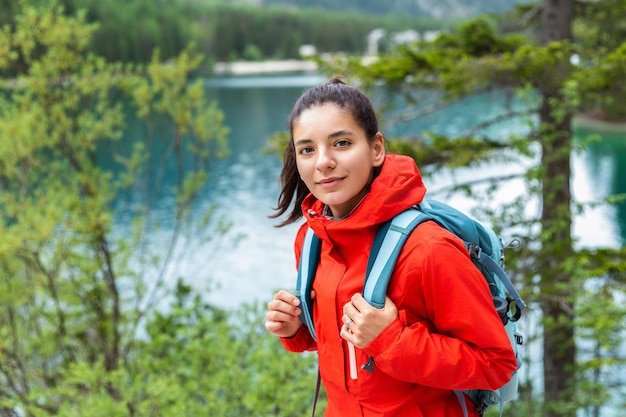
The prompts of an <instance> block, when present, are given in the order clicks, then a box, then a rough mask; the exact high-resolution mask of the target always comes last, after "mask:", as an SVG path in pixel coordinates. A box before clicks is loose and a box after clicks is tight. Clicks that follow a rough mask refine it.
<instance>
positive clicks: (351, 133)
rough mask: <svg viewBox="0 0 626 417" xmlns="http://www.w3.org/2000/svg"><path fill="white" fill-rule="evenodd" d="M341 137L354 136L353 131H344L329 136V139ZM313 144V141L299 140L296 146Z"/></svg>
mask: <svg viewBox="0 0 626 417" xmlns="http://www.w3.org/2000/svg"><path fill="white" fill-rule="evenodd" d="M341 136H354V133H353V132H352V131H351V130H347V129H342V130H338V131H336V132H333V133H331V134H330V135H328V139H335V138H338V137H341ZM311 142H313V139H299V140H297V141H296V142H295V143H294V145H295V146H298V145H306V144H308V143H311Z"/></svg>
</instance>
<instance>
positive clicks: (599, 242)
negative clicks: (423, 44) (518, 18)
mask: <svg viewBox="0 0 626 417" xmlns="http://www.w3.org/2000/svg"><path fill="white" fill-rule="evenodd" d="M323 80H324V79H323V78H322V77H321V76H319V75H282V76H258V77H253V76H250V77H224V78H212V79H208V80H206V82H205V84H206V88H207V93H208V95H209V96H210V97H211V98H213V99H215V100H217V101H218V102H219V105H220V107H221V109H222V110H223V111H224V113H225V124H226V125H227V126H228V127H229V128H230V130H231V132H230V135H229V148H230V155H229V156H228V157H227V158H224V159H221V160H214V161H212V162H211V165H210V168H209V170H210V179H209V183H208V185H207V187H206V188H205V190H204V191H203V193H202V194H201V195H200V199H199V201H198V204H197V205H196V209H195V210H196V211H197V213H198V214H202V213H203V212H204V211H206V210H209V207H210V206H211V205H212V204H216V205H217V207H218V212H219V213H221V214H223V215H224V216H226V218H228V219H229V220H230V221H232V222H233V227H232V230H231V233H230V234H229V236H230V237H233V236H243V237H242V238H241V239H240V240H238V243H237V244H234V243H229V242H228V237H227V239H226V240H220V241H219V242H218V241H213V242H207V243H202V244H193V245H188V246H185V249H184V250H181V251H180V252H179V253H178V256H177V257H176V259H175V261H174V263H173V265H172V268H171V270H170V274H171V275H172V277H174V276H183V277H186V279H187V281H188V282H189V283H190V284H192V285H193V286H194V287H196V288H197V289H199V290H200V291H202V292H203V293H204V294H206V297H207V299H208V301H210V302H211V303H213V304H215V305H218V306H220V307H225V308H234V307H237V306H239V305H240V304H242V303H253V302H257V301H262V302H266V301H269V299H271V297H272V294H273V293H274V291H275V290H276V289H279V288H287V289H290V288H293V286H294V283H295V265H294V257H293V238H294V235H295V232H296V229H297V227H296V226H288V227H284V228H280V229H278V228H276V227H274V225H275V224H276V223H277V222H276V221H275V220H272V219H269V218H268V217H267V216H268V215H270V214H271V213H272V207H274V206H275V204H276V201H277V197H278V193H279V191H280V189H279V179H278V177H279V174H280V170H281V160H280V158H279V156H277V155H274V154H267V153H263V152H262V150H263V149H264V148H265V147H266V146H267V139H268V137H270V136H271V135H272V134H273V133H275V132H277V131H285V130H287V125H286V122H287V117H288V115H289V112H290V110H291V108H292V106H293V104H294V102H295V100H296V99H297V97H298V96H299V95H300V94H301V93H302V91H303V90H304V89H305V88H307V87H309V86H312V85H315V84H318V83H320V82H322V81H323ZM497 104H498V103H497V101H496V100H495V99H493V97H491V98H489V97H482V98H481V99H480V100H475V102H471V103H465V104H462V105H458V106H454V107H453V108H451V109H449V110H447V113H445V114H443V115H440V116H431V117H430V119H426V120H424V121H422V123H423V124H422V125H421V126H418V127H415V128H416V129H419V128H421V129H425V128H428V129H431V130H434V131H437V130H440V131H442V132H443V133H450V131H451V130H454V129H461V128H463V127H464V125H467V123H469V122H470V121H471V120H472V119H474V118H475V117H476V115H477V114H484V113H485V112H488V111H492V110H493V109H494V108H497ZM593 131H596V132H600V133H601V136H602V140H601V141H598V142H597V143H594V144H593V145H591V146H590V147H589V149H588V150H587V151H585V152H584V153H581V154H578V155H575V156H573V158H572V165H573V173H574V177H573V187H572V189H573V192H574V194H575V196H576V197H577V198H578V199H580V200H582V201H589V200H593V199H598V198H602V197H605V196H607V195H609V194H615V193H626V137H625V136H626V134H625V133H624V132H623V131H619V130H615V131H611V130H606V131H599V130H598V129H589V128H583V127H581V128H578V129H577V133H578V134H580V135H582V134H588V133H590V132H593ZM131 134H132V133H131ZM503 168H504V167H501V166H500V167H499V166H495V167H491V168H490V169H492V170H493V169H495V170H501V169H503ZM449 180H450V178H449V176H448V177H446V176H445V175H438V176H434V177H429V178H427V179H426V180H425V182H426V185H427V187H428V188H429V189H430V190H437V189H439V188H441V187H442V186H443V185H445V184H446V183H447V182H448V181H449ZM171 207H172V202H171V201H170V202H168V201H161V202H159V207H157V209H159V208H160V209H161V210H164V211H167V210H168V209H170V208H171ZM120 227H121V228H124V225H120ZM166 228H167V225H166ZM574 234H575V236H576V237H577V238H578V239H579V243H578V244H579V245H583V246H611V247H615V246H619V245H623V244H624V242H626V205H621V206H619V207H617V208H616V207H610V206H604V207H601V208H598V209H594V210H591V211H589V212H587V213H585V214H584V215H581V216H578V217H577V218H576V219H575V224H574Z"/></svg>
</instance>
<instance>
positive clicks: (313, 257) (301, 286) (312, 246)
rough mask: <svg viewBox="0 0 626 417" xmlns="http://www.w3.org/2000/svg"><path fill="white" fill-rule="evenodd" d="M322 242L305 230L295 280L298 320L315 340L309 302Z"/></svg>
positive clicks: (309, 230) (311, 308) (311, 303)
mask: <svg viewBox="0 0 626 417" xmlns="http://www.w3.org/2000/svg"><path fill="white" fill-rule="evenodd" d="M321 247H322V241H321V239H320V238H318V237H317V236H316V235H315V233H313V230H312V229H310V228H309V229H307V231H306V235H305V236H304V242H303V243H302V250H301V252H300V264H299V266H298V278H297V280H296V297H298V298H299V299H300V311H301V313H300V320H301V321H302V323H304V324H306V326H307V327H308V329H309V332H310V333H311V336H313V339H314V340H317V338H316V334H315V327H314V326H313V301H312V300H311V290H312V289H313V280H314V279H315V271H317V264H318V263H319V261H320V251H321Z"/></svg>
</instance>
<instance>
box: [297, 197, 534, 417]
mask: <svg viewBox="0 0 626 417" xmlns="http://www.w3.org/2000/svg"><path fill="white" fill-rule="evenodd" d="M425 221H434V222H436V223H437V224H439V225H440V226H442V227H444V228H446V229H448V230H449V231H450V232H452V233H453V234H455V235H456V236H458V237H459V238H460V239H461V240H462V241H463V242H464V243H465V246H466V248H467V250H468V252H469V254H470V257H471V259H472V261H473V263H474V265H476V267H477V268H478V269H479V270H480V272H482V274H483V276H484V277H485V279H486V280H487V283H488V284H489V288H490V290H491V295H492V298H493V302H494V305H495V308H496V310H497V311H498V314H499V315H500V318H501V319H502V324H503V326H504V328H505V330H506V332H507V334H508V336H509V340H510V342H511V346H512V347H513V350H514V351H515V355H516V356H517V363H518V367H517V370H518V371H519V369H520V367H521V366H522V361H521V359H520V356H519V354H518V349H517V347H518V345H521V344H522V343H523V338H522V336H521V335H519V334H518V333H517V331H516V326H515V322H516V321H517V320H518V319H519V318H520V316H521V314H522V310H523V309H525V308H526V304H525V303H524V300H523V299H522V297H521V296H520V295H519V293H518V291H517V290H516V289H515V287H514V286H513V284H512V282H511V280H510V279H509V277H508V276H507V274H506V273H505V272H504V269H503V265H504V248H503V246H502V242H501V240H500V239H499V238H498V237H497V236H496V234H495V233H494V232H493V230H491V229H489V228H486V227H485V226H484V225H482V224H481V223H480V222H478V221H476V220H474V219H472V218H470V217H468V216H467V215H465V214H463V213H461V212H460V211H458V210H456V209H454V208H452V207H450V206H449V205H446V204H444V203H441V202H439V201H436V200H430V199H425V200H424V201H422V203H420V204H419V205H417V206H413V207H412V208H410V209H408V210H406V211H404V212H402V213H400V214H398V215H396V216H395V217H394V218H393V219H391V220H389V221H388V222H386V223H384V224H383V225H381V227H380V229H379V230H378V232H377V234H376V237H375V238H374V243H373V244H372V249H371V251H370V255H369V260H368V264H367V273H366V276H365V283H364V286H363V297H364V298H365V299H366V300H367V301H368V302H369V303H370V304H371V305H372V306H374V307H376V308H382V307H383V305H384V304H385V296H386V293H387V284H388V282H389V279H390V277H391V274H392V272H393V269H394V265H395V263H396V260H397V259H398V255H399V254H400V251H401V250H402V246H403V244H404V242H405V241H406V239H407V237H408V236H409V234H411V232H412V231H413V229H415V228H416V227H417V226H418V225H419V224H421V223H422V222H425ZM320 250H321V240H320V239H319V238H318V237H317V236H315V234H314V233H313V231H312V230H311V229H308V230H307V233H306V236H305V239H304V244H303V245H302V252H301V257H300V267H299V268H298V279H297V282H296V295H297V296H298V298H299V299H300V302H301V305H300V306H301V311H302V314H301V316H300V319H301V320H302V322H303V323H305V324H306V326H307V327H308V329H309V332H310V333H311V335H312V336H313V338H314V339H315V338H316V335H315V329H314V326H313V302H312V300H311V298H310V294H311V289H312V287H313V280H314V279H315V271H316V270H317V264H318V263H319V257H320ZM507 293H508V295H507ZM373 365H374V362H373V359H372V358H370V360H369V362H368V364H365V365H363V366H362V368H363V369H366V370H368V371H370V372H373V371H374V369H373ZM517 388H518V373H517V371H516V372H515V373H514V374H513V376H512V378H511V380H510V381H509V382H507V383H506V384H505V385H504V386H503V387H501V388H500V389H498V390H495V391H492V390H481V389H475V390H467V391H455V394H456V395H457V397H458V398H459V401H460V402H461V407H463V413H464V415H465V416H466V417H467V415H468V412H467V408H466V404H465V401H464V400H463V394H465V395H467V396H469V397H470V398H471V399H472V401H473V402H474V403H475V404H476V410H477V411H478V412H479V414H481V415H482V414H483V413H484V412H485V410H486V409H487V407H489V406H491V405H497V404H499V405H500V415H502V407H503V405H504V403H505V402H507V401H510V400H512V399H514V398H515V397H516V395H517ZM319 391H320V378H319V373H318V381H317V388H316V390H315V397H314V400H313V414H312V415H314V413H315V406H316V403H317V398H318V396H319Z"/></svg>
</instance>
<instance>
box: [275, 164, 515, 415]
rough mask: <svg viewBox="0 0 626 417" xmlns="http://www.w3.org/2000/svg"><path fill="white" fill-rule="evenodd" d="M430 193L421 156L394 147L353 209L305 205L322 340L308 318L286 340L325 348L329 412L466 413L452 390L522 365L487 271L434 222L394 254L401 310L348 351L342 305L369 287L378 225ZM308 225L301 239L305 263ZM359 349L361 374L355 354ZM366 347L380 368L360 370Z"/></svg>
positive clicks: (487, 383) (293, 347) (488, 383)
mask: <svg viewBox="0 0 626 417" xmlns="http://www.w3.org/2000/svg"><path fill="white" fill-rule="evenodd" d="M425 193H426V188H425V187H424V184H423V183H422V179H421V176H420V174H419V171H418V169H417V166H416V165H415V163H414V161H413V160H412V159H410V158H408V157H405V156H400V155H387V156H386V158H385V162H384V164H383V167H382V170H381V172H380V174H379V176H378V177H377V178H376V179H375V181H374V183H373V184H372V187H371V190H370V192H369V193H368V194H367V195H366V197H365V198H364V199H363V200H362V201H361V203H360V204H359V205H358V206H357V207H356V208H355V209H354V210H353V212H352V213H351V214H350V216H349V217H347V218H345V219H343V220H339V221H337V220H330V219H327V218H326V217H325V216H323V215H322V214H320V213H322V212H323V204H322V203H321V202H320V201H318V200H317V199H315V197H314V196H313V195H309V196H308V197H307V198H306V199H305V201H304V203H303V205H302V208H303V213H304V215H305V218H306V222H307V224H308V226H309V227H311V228H312V229H313V230H314V231H315V233H316V234H317V236H318V237H320V238H321V239H322V254H321V260H320V263H319V266H318V269H317V274H316V277H315V281H314V283H313V289H314V290H315V292H316V300H315V302H314V307H313V317H314V322H315V331H316V333H317V340H318V341H317V343H316V342H315V341H314V340H313V339H312V338H311V336H310V334H309V332H308V330H307V328H306V326H302V327H301V328H300V329H299V330H298V332H297V333H296V334H295V335H294V336H293V337H291V338H282V339H281V341H282V343H283V345H284V346H285V348H286V349H287V350H290V351H294V352H302V351H305V350H317V351H318V355H319V366H320V372H321V375H322V382H323V384H324V387H325V389H326V393H327V395H328V406H327V408H326V413H325V416H327V417H334V416H341V417H356V416H367V417H369V416H381V417H382V416H394V417H404V416H411V417H421V416H426V417H444V416H445V417H454V416H463V411H462V408H461V405H460V403H459V400H458V398H457V397H456V395H455V394H454V392H453V391H452V390H462V389H476V388H481V389H498V388H500V387H501V386H502V385H503V384H505V383H506V382H507V381H508V380H509V379H510V377H511V375H512V373H513V372H514V371H515V369H516V368H517V360H516V358H515V354H514V352H513V349H512V348H511V345H510V342H509V339H508V337H507V335H506V333H505V331H504V328H503V326H502V322H501V321H500V318H499V316H498V314H497V312H496V310H495V308H494V306H493V301H492V299H491V295H490V292H489V289H488V287H487V284H486V282H485V279H484V278H483V276H482V275H481V273H480V272H479V271H478V270H477V269H476V267H474V265H473V264H472V263H471V261H470V259H469V256H468V254H467V251H466V249H465V247H464V246H463V243H462V242H461V241H460V240H459V239H458V238H456V237H455V236H454V235H453V234H451V233H450V232H448V231H447V230H445V229H444V228H442V227H440V226H438V225H436V224H434V223H433V222H426V223H423V224H421V225H420V226H418V228H417V229H416V230H415V231H414V232H413V233H412V234H411V235H410V236H409V238H408V239H407V242H406V244H405V246H404V248H403V250H402V252H401V254H400V257H399V258H398V261H397V263H396V267H395V270H394V272H393V275H392V277H391V281H390V283H389V289H388V295H389V297H390V298H391V299H392V300H393V302H394V303H395V304H396V305H397V307H398V311H399V317H398V319H397V320H396V321H395V322H393V323H392V324H390V325H389V326H388V327H387V328H386V329H385V330H384V331H383V332H382V333H381V334H380V335H379V336H378V337H377V338H376V339H375V340H374V341H373V342H372V343H370V344H369V345H368V346H367V347H365V349H363V350H360V349H358V348H355V352H350V348H349V346H348V343H347V342H346V341H345V340H343V339H342V338H341V337H340V336H339V332H340V329H341V326H342V324H343V323H342V321H341V317H342V312H343V306H344V304H346V303H347V302H349V301H350V298H351V297H352V295H353V294H355V293H357V292H359V293H360V292H361V291H362V289H363V282H364V277H365V270H366V266H367V259H368V256H369V252H370V248H371V245H372V242H373V240H374V236H375V234H376V230H377V229H378V227H379V225H380V224H381V223H382V222H384V221H386V220H389V219H390V218H392V217H393V216H394V215H396V214H398V213H400V212H401V211H403V210H405V209H407V208H409V207H410V206H412V205H414V204H416V203H419V202H420V201H421V200H422V199H423V197H424V195H425ZM305 229H306V227H305V226H303V227H302V228H301V229H300V230H299V232H298V235H297V238H296V242H295V253H296V257H297V258H298V259H297V260H298V262H299V256H300V249H301V247H302V242H303V239H304V232H305ZM354 353H355V354H356V373H357V374H356V378H354V377H353V376H351V365H350V360H349V357H350V354H354ZM369 356H371V357H373V358H374V361H375V363H376V365H375V367H374V372H373V373H370V372H367V371H365V370H363V369H361V365H362V364H365V363H367V361H368V357H369ZM352 368H355V366H354V365H352ZM353 371H354V370H353ZM466 402H467V404H468V406H467V408H468V411H469V412H470V416H474V415H477V414H476V413H475V412H474V406H473V404H472V403H471V400H469V399H467V398H466Z"/></svg>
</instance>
